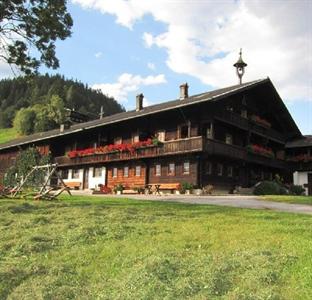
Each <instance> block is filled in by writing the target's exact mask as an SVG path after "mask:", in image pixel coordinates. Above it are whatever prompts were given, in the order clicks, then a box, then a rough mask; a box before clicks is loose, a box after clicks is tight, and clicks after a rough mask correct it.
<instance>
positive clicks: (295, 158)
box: [287, 154, 312, 162]
mask: <svg viewBox="0 0 312 300" xmlns="http://www.w3.org/2000/svg"><path fill="white" fill-rule="evenodd" d="M287 160H288V161H292V162H310V161H312V155H308V154H300V155H297V156H290V157H288V158H287Z"/></svg>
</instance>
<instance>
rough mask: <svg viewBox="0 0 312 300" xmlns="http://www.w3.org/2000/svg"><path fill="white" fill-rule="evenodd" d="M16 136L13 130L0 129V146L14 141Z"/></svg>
mask: <svg viewBox="0 0 312 300" xmlns="http://www.w3.org/2000/svg"><path fill="white" fill-rule="evenodd" d="M17 137H18V135H17V133H16V131H15V129H14V128H0V144H2V143H6V142H8V141H10V140H14V139H15V138H17Z"/></svg>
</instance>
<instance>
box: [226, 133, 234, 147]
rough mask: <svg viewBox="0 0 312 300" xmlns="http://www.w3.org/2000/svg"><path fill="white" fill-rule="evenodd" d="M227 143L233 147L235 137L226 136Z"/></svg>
mask: <svg viewBox="0 0 312 300" xmlns="http://www.w3.org/2000/svg"><path fill="white" fill-rule="evenodd" d="M225 143H226V144H229V145H232V144H233V136H232V135H231V134H229V133H227V134H226V135H225Z"/></svg>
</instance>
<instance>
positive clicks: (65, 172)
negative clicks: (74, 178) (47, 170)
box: [61, 169, 68, 179]
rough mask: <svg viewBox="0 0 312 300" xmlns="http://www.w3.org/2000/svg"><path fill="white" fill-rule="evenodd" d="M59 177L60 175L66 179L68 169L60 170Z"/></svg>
mask: <svg viewBox="0 0 312 300" xmlns="http://www.w3.org/2000/svg"><path fill="white" fill-rule="evenodd" d="M61 177H62V179H68V169H67V170H62V172H61Z"/></svg>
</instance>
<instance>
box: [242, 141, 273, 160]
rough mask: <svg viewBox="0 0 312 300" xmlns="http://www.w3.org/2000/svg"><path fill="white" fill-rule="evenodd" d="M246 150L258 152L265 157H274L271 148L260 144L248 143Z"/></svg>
mask: <svg viewBox="0 0 312 300" xmlns="http://www.w3.org/2000/svg"><path fill="white" fill-rule="evenodd" d="M247 150H248V152H251V153H255V154H260V155H263V156H266V157H270V158H273V157H274V153H273V151H272V149H270V148H266V147H263V146H260V145H256V144H252V145H248V146H247Z"/></svg>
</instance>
